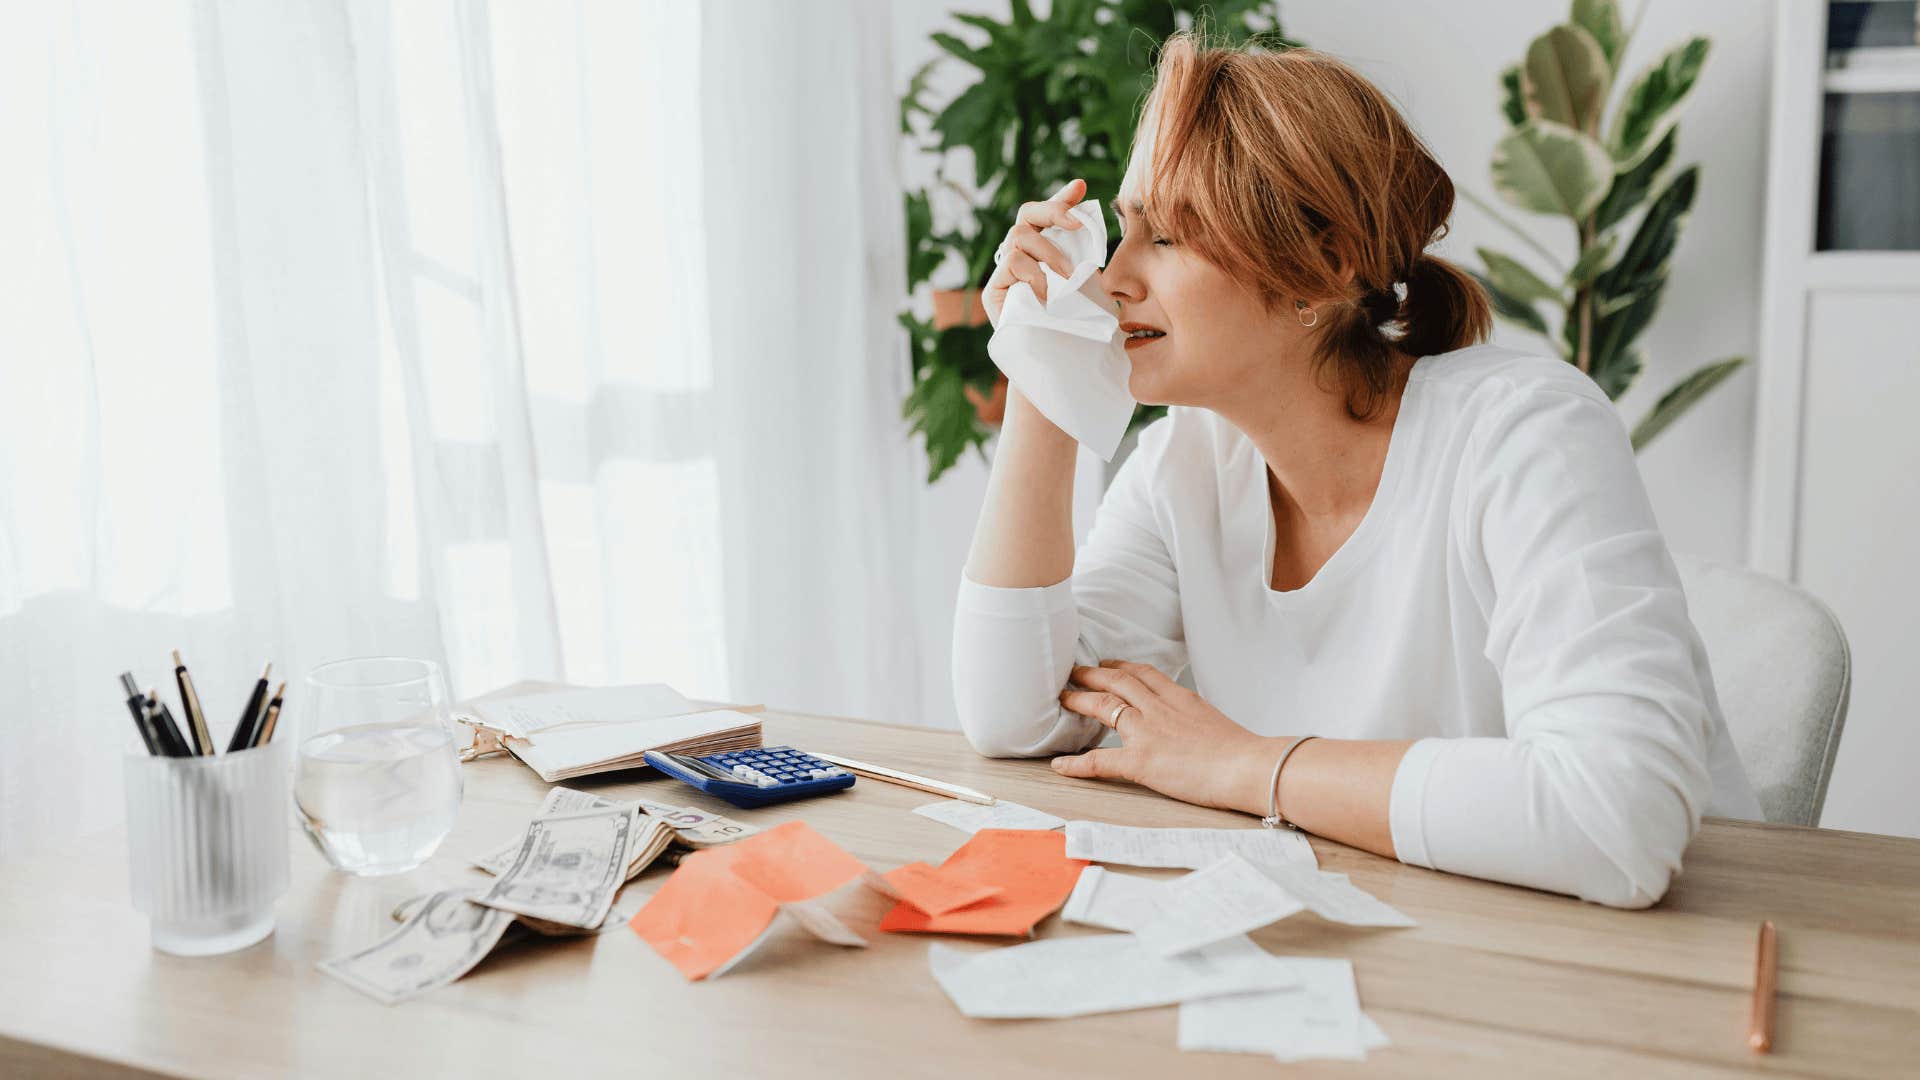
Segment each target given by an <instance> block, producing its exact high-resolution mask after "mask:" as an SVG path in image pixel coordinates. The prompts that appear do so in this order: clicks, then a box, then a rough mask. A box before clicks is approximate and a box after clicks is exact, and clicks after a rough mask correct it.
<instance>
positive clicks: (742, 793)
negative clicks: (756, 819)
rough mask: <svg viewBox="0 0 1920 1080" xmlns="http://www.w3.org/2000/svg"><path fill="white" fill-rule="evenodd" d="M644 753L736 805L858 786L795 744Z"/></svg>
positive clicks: (842, 771)
mask: <svg viewBox="0 0 1920 1080" xmlns="http://www.w3.org/2000/svg"><path fill="white" fill-rule="evenodd" d="M643 756H644V757H645V758H646V759H647V764H649V765H651V766H653V767H654V768H656V769H659V770H660V771H661V772H663V773H666V774H667V775H668V776H671V777H673V778H674V779H675V780H679V781H682V782H684V783H688V784H692V785H693V786H694V787H697V788H699V789H700V790H701V791H704V792H706V793H707V794H709V795H718V796H720V797H721V798H723V799H725V800H727V801H728V802H730V803H732V804H733V805H735V806H745V807H755V806H766V805H767V804H769V803H777V802H786V801H787V800H788V799H804V798H806V797H807V796H809V795H825V794H826V793H828V792H830V791H839V790H841V789H842V788H850V787H852V786H853V774H852V773H850V772H848V771H847V770H845V769H843V768H841V767H840V766H838V765H835V764H833V763H831V762H826V761H821V760H820V759H819V758H817V757H814V756H812V755H811V754H804V753H801V752H800V751H798V750H795V749H794V748H793V747H791V746H759V747H755V748H753V749H751V750H729V751H727V752H726V753H724V754H708V755H707V756H706V757H693V756H691V755H688V754H665V753H661V752H660V751H658V750H649V751H647V752H646V754H645V755H643Z"/></svg>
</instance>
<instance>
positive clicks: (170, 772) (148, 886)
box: [125, 739, 293, 956]
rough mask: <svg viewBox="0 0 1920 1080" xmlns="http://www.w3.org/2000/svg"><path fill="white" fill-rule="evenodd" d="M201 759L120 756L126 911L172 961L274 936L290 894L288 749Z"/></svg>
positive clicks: (273, 745) (278, 745)
mask: <svg viewBox="0 0 1920 1080" xmlns="http://www.w3.org/2000/svg"><path fill="white" fill-rule="evenodd" d="M292 742H293V740H292V739H288V740H286V741H284V742H270V743H268V744H267V745H265V746H261V747H256V748H254V749H251V750H236V751H234V752H232V753H230V754H218V755H210V756H207V757H178V758H175V757H155V756H148V755H144V754H129V755H127V757H126V770H125V772H126V790H127V862H128V866H129V870H130V876H131V883H132V892H133V906H134V907H135V908H136V909H137V910H139V911H140V912H141V913H142V914H144V915H145V916H146V917H147V919H148V922H149V926H150V928H151V930H152V934H153V947H154V948H156V949H158V950H160V951H161V952H167V953H173V954H175V955H177V956H212V955H214V954H216V953H226V952H233V951H234V950H236V949H244V948H246V947H247V946H249V945H252V944H253V943H255V942H257V941H260V940H261V939H263V938H265V937H266V936H267V935H268V934H271V933H273V907H274V903H275V902H276V901H278V900H279V899H280V897H281V896H282V895H284V894H285V893H286V891H287V832H288V830H289V823H288V820H287V814H288V812H289V808H290V806H291V805H292V795H291V793H290V791H289V787H288V785H289V777H290V774H291V770H290V768H289V766H288V762H287V751H286V749H285V748H286V747H287V746H288V745H290V744H291V743H292Z"/></svg>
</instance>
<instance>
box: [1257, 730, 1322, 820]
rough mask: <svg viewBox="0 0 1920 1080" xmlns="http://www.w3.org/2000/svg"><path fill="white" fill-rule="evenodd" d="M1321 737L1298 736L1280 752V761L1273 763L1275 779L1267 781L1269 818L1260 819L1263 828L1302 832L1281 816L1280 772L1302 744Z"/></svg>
mask: <svg viewBox="0 0 1920 1080" xmlns="http://www.w3.org/2000/svg"><path fill="white" fill-rule="evenodd" d="M1319 737H1320V736H1318V735H1296V736H1294V739H1293V741H1292V742H1290V743H1288V744H1287V748H1286V749H1285V750H1282V751H1280V760H1279V761H1276V762H1274V763H1273V779H1272V780H1269V781H1267V816H1266V817H1263V818H1261V819H1260V827H1261V828H1264V829H1271V828H1273V827H1274V826H1275V825H1285V826H1286V827H1287V828H1289V829H1292V830H1293V831H1294V832H1299V831H1300V826H1298V825H1295V824H1294V823H1293V822H1291V821H1288V820H1286V819H1285V818H1282V817H1281V816H1280V770H1281V769H1284V768H1286V767H1287V759H1288V758H1290V757H1292V756H1293V752H1294V751H1295V750H1297V749H1299V748H1300V744H1301V743H1303V742H1306V741H1307V740H1308V739H1317V738H1319Z"/></svg>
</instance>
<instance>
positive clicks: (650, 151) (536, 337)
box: [0, 0, 948, 857]
mask: <svg viewBox="0 0 1920 1080" xmlns="http://www.w3.org/2000/svg"><path fill="white" fill-rule="evenodd" d="M3 21H4V27H0V30H4V32H0V140H4V142H0V145H4V146H5V147H6V152H7V155H8V166H7V168H5V169H0V373H3V376H4V378H3V381H0V857H4V856H5V855H7V854H8V853H12V852H18V851H20V850H22V849H25V848H30V847H33V846H36V845H37V843H38V842H43V841H49V840H52V839H56V838H57V837H58V836H60V835H63V834H65V833H66V832H68V831H71V830H78V829H84V828H89V827H94V826H98V825H101V824H106V823H111V822H113V821H115V820H117V819H118V817H119V814H120V808H119V791H118V772H119V761H118V755H119V753H120V752H121V751H123V750H125V749H127V748H129V747H131V746H132V745H134V743H133V735H132V731H131V725H130V723H129V722H128V720H127V718H126V716H125V713H124V709H123V708H122V705H121V703H120V701H119V698H118V694H117V692H116V689H115V679H114V677H115V676H116V675H117V673H118V672H120V671H121V670H123V669H132V670H133V671H134V672H135V673H136V674H137V675H139V677H140V678H141V679H142V680H143V681H145V682H147V683H152V684H161V685H163V686H164V684H165V683H166V681H167V678H166V676H167V674H168V672H167V669H166V667H165V665H164V660H165V657H166V654H167V650H169V649H171V648H180V649H182V650H183V651H184V652H185V653H186V655H187V657H188V659H189V662H190V663H191V664H192V665H193V667H194V669H195V672H196V675H197V676H198V678H199V679H200V682H201V685H202V687H203V691H202V692H203V695H204V696H205V697H206V698H207V699H208V704H209V708H210V711H211V712H212V713H213V718H214V720H215V723H216V724H217V725H221V726H224V725H225V724H227V723H229V722H230V720H229V719H228V717H229V716H230V714H231V713H233V712H234V711H236V710H237V708H238V706H239V704H240V701H241V698H242V695H243V692H244V688H245V687H246V686H247V685H248V683H249V680H250V678H251V677H252V675H253V674H254V673H255V672H256V671H257V669H258V667H259V665H260V664H261V663H262V662H263V661H265V660H268V659H271V660H273V661H274V662H275V664H276V669H277V670H278V671H279V672H280V673H282V674H284V675H286V676H287V677H289V678H292V679H294V680H295V685H294V687H293V688H292V689H290V691H289V693H290V696H291V697H292V698H293V700H294V702H295V703H296V704H297V701H298V676H299V675H300V674H301V673H304V672H305V671H306V670H307V669H308V668H309V667H311V666H312V665H313V664H315V663H318V662H320V661H322V660H325V659H329V658H333V657H338V656H345V655H356V654H370V653H402V654H410V655H418V656H426V657H430V658H435V659H438V660H441V661H443V662H444V663H445V664H446V665H447V669H448V673H449V677H450V681H451V682H452V684H453V690H454V692H455V693H456V694H463V695H464V694H470V693H475V692H478V691H481V690H484V689H487V688H488V687H490V686H493V685H497V684H500V683H503V682H506V681H510V680H512V679H516V678H522V677H546V678H567V679H571V680H574V681H579V682H586V683H614V682H625V681H639V680H650V679H660V680H665V681H668V682H671V683H673V684H675V685H676V686H678V687H679V688H681V689H682V690H684V691H686V692H688V693H690V694H695V695H700V696H712V697H724V698H733V699H751V700H764V701H768V702H771V703H775V704H779V705H783V706H788V707H793V708H799V709H808V710H817V711H833V712H845V713H853V714H857V715H870V716H876V717H886V718H889V719H908V718H912V717H913V716H915V715H918V714H919V713H920V712H921V710H922V707H923V705H924V704H925V700H924V687H923V679H922V672H921V671H920V670H919V668H920V667H921V666H922V665H921V663H920V662H919V661H918V660H917V659H916V658H917V657H919V656H920V655H922V650H920V649H919V648H918V647H917V645H916V640H915V633H916V627H917V625H918V620H916V619H915V615H914V612H913V610H912V607H913V604H912V601H911V599H910V598H911V597H912V596H913V595H915V593H914V592H913V590H910V589H906V588H898V587H895V585H896V583H900V582H902V581H903V579H905V578H907V577H910V576H912V575H913V574H914V573H915V572H916V566H915V564H914V561H913V541H914V539H915V536H914V533H915V530H916V528H917V525H916V522H918V521H919V520H921V518H920V515H919V502H918V500H920V498H921V493H920V491H919V488H918V485H917V481H916V475H917V461H916V459H915V458H914V456H913V452H912V451H911V450H910V448H909V446H908V444H907V443H906V442H905V440H904V437H903V435H902V432H901V428H900V425H899V423H898V419H897V402H898V401H899V400H900V396H901V394H902V393H903V391H904V379H905V375H904V371H903V360H902V357H903V353H902V351H901V345H900V341H899V339H898V337H897V336H896V335H897V331H896V328H895V324H894V322H893V312H894V310H895V308H896V306H897V289H898V283H899V282H900V280H901V279H902V277H903V273H902V270H901V265H902V259H903V255H902V252H901V250H900V247H901V239H900V237H899V234H898V229H899V225H898V221H897V217H898V209H897V208H898V206H899V199H898V193H897V179H896V177H895V173H894V164H895V162H894V156H893V154H894V150H893V147H894V138H893V132H894V126H895V120H896V114H895V111H894V105H893V93H892V87H891V82H892V76H891V70H890V67H889V62H888V44H889V43H888V35H887V29H886V21H885V9H884V8H883V7H879V6H871V5H867V4H863V3H860V2H859V0H828V2H821V3H810V4H807V5H793V4H786V3H778V2H773V0H762V2H751V3H749V2H737V0H736V2H729V3H724V4H713V5H693V4H683V3H672V2H642V3H635V2H622V3H615V2H607V3H562V4H538V5H534V4H517V3H516V4H504V3H497V4H492V5H487V4H484V3H460V2H453V0H438V2H436V0H409V2H408V3H405V4H392V5H389V4H384V3H371V2H369V3H362V2H359V0H311V2H304V3H298V2H292V0H283V2H278V3H271V4H257V3H245V2H239V0H231V2H220V0H178V2H162V3H152V4H139V5H135V4H114V5H104V4H90V3H78V4H73V5H65V4H55V3H43V4H35V5H23V6H20V7H17V8H12V9H9V11H8V13H7V14H6V15H5V16H4V20H3ZM920 569H924V568H920ZM942 576H943V577H946V576H948V575H945V574H943V575H942ZM947 584H948V583H947V582H944V581H943V582H942V588H943V589H944V588H945V587H946V585H947ZM922 592H923V593H924V590H923V591H922ZM294 715H297V710H295V712H294Z"/></svg>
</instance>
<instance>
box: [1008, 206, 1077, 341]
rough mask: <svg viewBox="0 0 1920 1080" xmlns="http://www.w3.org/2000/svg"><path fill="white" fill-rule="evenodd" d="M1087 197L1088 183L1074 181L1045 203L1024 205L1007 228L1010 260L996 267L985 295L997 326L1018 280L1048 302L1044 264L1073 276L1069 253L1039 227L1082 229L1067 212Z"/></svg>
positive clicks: (1043, 300) (1057, 272) (1062, 273)
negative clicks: (1068, 257)
mask: <svg viewBox="0 0 1920 1080" xmlns="http://www.w3.org/2000/svg"><path fill="white" fill-rule="evenodd" d="M1086 197H1087V182H1086V181H1085V180H1073V181H1070V182H1068V184H1067V186H1066V187H1063V188H1061V189H1060V191H1059V193H1058V194H1056V195H1055V196H1054V197H1053V198H1051V199H1048V200H1047V201H1046V202H1030V203H1025V204H1022V205H1021V207H1020V214H1019V217H1018V218H1017V219H1016V220H1015V221H1014V223H1013V228H1011V229H1008V230H1007V238H1006V241H1005V245H1006V248H1007V261H1006V262H1004V263H1001V264H1000V266H999V267H997V268H996V269H995V270H994V272H993V277H992V278H990V279H988V281H987V288H986V294H985V296H984V297H983V298H982V303H984V304H985V305H986V309H987V316H988V318H989V319H991V320H992V322H993V324H994V325H995V326H998V325H1000V308H1001V307H1002V306H1004V305H1005V304H1006V302H1007V290H1008V289H1011V288H1013V284H1014V282H1016V281H1024V282H1026V283H1027V284H1029V285H1031V286H1033V294H1034V295H1035V296H1037V297H1039V298H1040V302H1041V303H1043V304H1044V303H1046V301H1047V275H1046V274H1044V273H1042V272H1041V271H1040V264H1041V263H1045V264H1047V265H1048V266H1051V267H1053V272H1054V273H1056V274H1059V275H1060V276H1061V277H1071V276H1073V264H1072V263H1070V262H1068V261H1067V257H1066V255H1065V254H1063V253H1062V252H1061V251H1060V249H1059V247H1057V246H1055V244H1054V242H1053V241H1051V240H1048V239H1047V238H1045V237H1043V236H1041V235H1040V230H1041V229H1045V228H1048V227H1050V226H1053V225H1058V226H1060V227H1061V228H1065V229H1078V228H1080V221H1079V219H1078V218H1075V217H1074V216H1073V215H1072V214H1069V213H1067V211H1068V210H1070V209H1072V208H1073V206H1074V204H1075V203H1078V202H1079V201H1080V200H1081V199H1084V198H1086Z"/></svg>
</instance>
